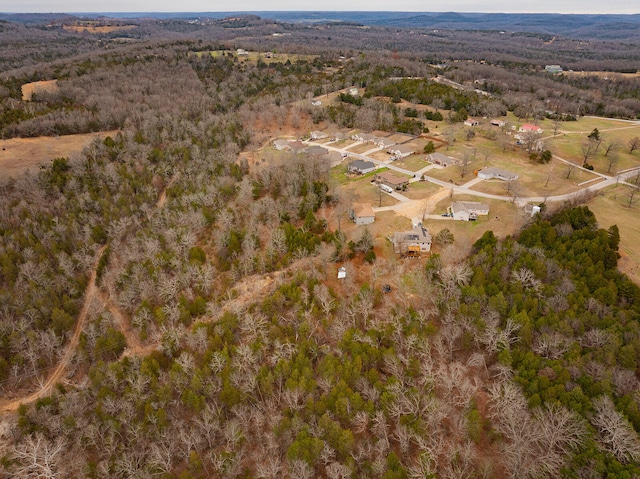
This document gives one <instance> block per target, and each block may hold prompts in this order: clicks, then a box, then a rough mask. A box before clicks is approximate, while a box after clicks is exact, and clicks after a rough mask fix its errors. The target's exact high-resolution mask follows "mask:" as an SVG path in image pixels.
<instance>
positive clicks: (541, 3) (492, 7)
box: [0, 0, 640, 13]
mask: <svg viewBox="0 0 640 479" xmlns="http://www.w3.org/2000/svg"><path fill="white" fill-rule="evenodd" d="M265 10H270V11H274V10H275V11H277V10H324V11H332V10H349V11H367V10H368V11H374V10H377V11H389V10H394V11H403V12H443V11H447V12H505V13H640V4H639V3H638V1H637V0H616V1H614V2H604V1H602V0H537V1H535V2H534V1H528V2H518V1H514V0H485V1H483V2H479V1H477V0H475V1H474V0H448V1H446V2H442V1H438V2H436V1H428V0H427V1H425V0H396V1H395V2H392V3H391V2H389V1H388V0H351V1H349V2H345V1H344V0H325V1H324V2H320V3H319V2H317V1H311V0H302V1H300V0H270V1H268V2H265V1H264V0H239V1H224V2H222V1H219V0H218V1H210V0H209V1H208V0H182V1H180V2H176V1H175V0H93V1H91V2H88V1H86V0H1V1H0V12H68V13H72V12H224V11H265Z"/></svg>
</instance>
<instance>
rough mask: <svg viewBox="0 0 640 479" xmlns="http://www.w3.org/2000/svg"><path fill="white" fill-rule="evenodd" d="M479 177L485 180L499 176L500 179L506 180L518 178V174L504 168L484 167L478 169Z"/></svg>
mask: <svg viewBox="0 0 640 479" xmlns="http://www.w3.org/2000/svg"><path fill="white" fill-rule="evenodd" d="M478 178H482V179H483V180H491V179H493V178H498V179H499V180H504V181H514V180H517V179H518V175H517V174H516V173H513V172H511V171H507V170H503V169H502V168H496V167H493V166H492V167H491V168H484V169H482V170H480V171H478Z"/></svg>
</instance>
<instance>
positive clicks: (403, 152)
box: [387, 145, 416, 158]
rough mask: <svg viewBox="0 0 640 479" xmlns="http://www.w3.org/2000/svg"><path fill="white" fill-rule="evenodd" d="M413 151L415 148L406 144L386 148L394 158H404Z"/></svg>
mask: <svg viewBox="0 0 640 479" xmlns="http://www.w3.org/2000/svg"><path fill="white" fill-rule="evenodd" d="M415 152H416V149H415V148H414V147H412V146H408V145H395V146H392V147H391V148H389V149H388V150H387V153H389V154H390V155H393V156H395V157H396V158H406V157H407V156H410V155H413V154H414V153H415Z"/></svg>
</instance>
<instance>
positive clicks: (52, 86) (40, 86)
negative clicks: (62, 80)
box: [22, 80, 58, 101]
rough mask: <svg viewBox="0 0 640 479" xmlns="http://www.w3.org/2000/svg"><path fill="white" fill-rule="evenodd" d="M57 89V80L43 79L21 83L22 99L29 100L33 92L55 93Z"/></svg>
mask: <svg viewBox="0 0 640 479" xmlns="http://www.w3.org/2000/svg"><path fill="white" fill-rule="evenodd" d="M57 91H58V80H43V81H34V82H31V83H25V84H24V85H22V100H23V101H31V99H32V98H33V94H34V93H35V94H36V95H38V94H40V93H43V92H46V93H56V92H57Z"/></svg>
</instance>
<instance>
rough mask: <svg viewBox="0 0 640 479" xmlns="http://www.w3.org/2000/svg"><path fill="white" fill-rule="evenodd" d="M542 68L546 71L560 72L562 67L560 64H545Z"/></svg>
mask: <svg viewBox="0 0 640 479" xmlns="http://www.w3.org/2000/svg"><path fill="white" fill-rule="evenodd" d="M544 69H545V70H546V71H547V73H553V74H556V73H562V67H561V66H560V65H546V66H545V67H544Z"/></svg>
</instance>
